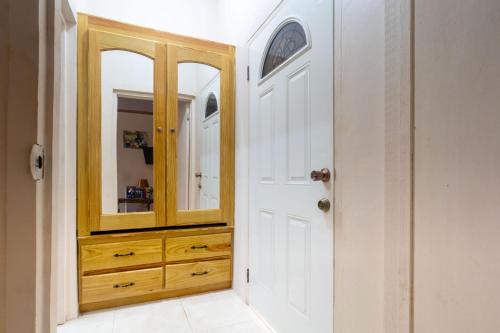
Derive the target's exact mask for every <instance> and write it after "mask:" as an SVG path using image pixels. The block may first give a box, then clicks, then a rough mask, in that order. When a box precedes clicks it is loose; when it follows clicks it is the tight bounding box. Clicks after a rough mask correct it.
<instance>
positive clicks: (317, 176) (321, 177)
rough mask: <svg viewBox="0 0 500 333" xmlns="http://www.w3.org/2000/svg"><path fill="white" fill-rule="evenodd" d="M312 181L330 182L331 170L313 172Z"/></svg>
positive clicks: (324, 169)
mask: <svg viewBox="0 0 500 333" xmlns="http://www.w3.org/2000/svg"><path fill="white" fill-rule="evenodd" d="M311 179H312V180H314V181H315V182H318V181H322V182H323V183H326V182H327V181H329V180H330V170H328V169H327V168H323V169H321V170H313V171H312V172H311Z"/></svg>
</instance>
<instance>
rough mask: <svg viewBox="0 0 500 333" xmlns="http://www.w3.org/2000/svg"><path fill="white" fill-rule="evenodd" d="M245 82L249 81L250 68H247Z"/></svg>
mask: <svg viewBox="0 0 500 333" xmlns="http://www.w3.org/2000/svg"><path fill="white" fill-rule="evenodd" d="M247 81H250V66H247Z"/></svg>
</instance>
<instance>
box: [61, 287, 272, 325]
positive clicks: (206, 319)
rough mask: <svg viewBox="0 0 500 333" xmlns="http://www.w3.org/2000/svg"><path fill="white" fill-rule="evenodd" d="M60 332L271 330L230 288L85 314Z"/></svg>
mask: <svg viewBox="0 0 500 333" xmlns="http://www.w3.org/2000/svg"><path fill="white" fill-rule="evenodd" d="M57 332H58V333H270V331H269V330H268V329H267V328H266V326H265V325H264V324H263V323H262V322H261V321H260V319H258V317H257V316H256V315H255V314H254V313H253V311H252V310H251V309H250V308H249V307H248V306H247V305H246V304H245V303H244V302H243V301H242V300H241V299H240V298H239V297H238V296H237V295H236V294H235V293H234V292H233V291H231V290H229V291H220V292H214V293H207V294H201V295H195V296H189V297H184V298H179V299H172V300H165V301H158V302H152V303H146V304H140V305H131V306H126V307H121V308H115V309H111V310H105V311H101V312H94V313H90V314H86V315H83V316H81V317H80V318H78V319H77V320H74V321H70V322H68V323H66V324H64V325H62V326H59V328H58V330H57Z"/></svg>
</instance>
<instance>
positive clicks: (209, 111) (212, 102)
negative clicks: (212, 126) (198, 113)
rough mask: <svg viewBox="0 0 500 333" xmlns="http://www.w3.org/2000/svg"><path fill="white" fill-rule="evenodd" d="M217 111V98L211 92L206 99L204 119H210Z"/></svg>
mask: <svg viewBox="0 0 500 333" xmlns="http://www.w3.org/2000/svg"><path fill="white" fill-rule="evenodd" d="M217 110H219V107H218V105H217V97H216V96H215V94H214V93H213V92H212V93H210V94H209V95H208V98H207V106H206V108H205V118H208V117H210V116H211V115H213V114H214V113H215V112H217Z"/></svg>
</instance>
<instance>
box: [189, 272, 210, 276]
mask: <svg viewBox="0 0 500 333" xmlns="http://www.w3.org/2000/svg"><path fill="white" fill-rule="evenodd" d="M207 274H208V271H204V272H201V273H191V276H200V275H207Z"/></svg>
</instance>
